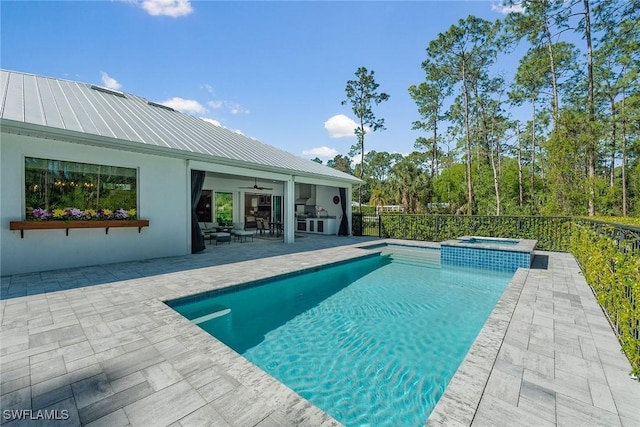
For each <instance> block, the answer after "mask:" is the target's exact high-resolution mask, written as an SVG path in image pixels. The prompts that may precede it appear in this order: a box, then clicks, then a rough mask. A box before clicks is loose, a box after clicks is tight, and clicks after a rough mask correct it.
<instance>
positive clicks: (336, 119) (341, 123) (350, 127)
mask: <svg viewBox="0 0 640 427" xmlns="http://www.w3.org/2000/svg"><path fill="white" fill-rule="evenodd" d="M357 127H358V124H357V123H356V122H354V121H353V120H352V119H350V118H349V117H347V116H345V115H344V114H337V115H335V116H333V117H330V118H329V120H327V121H326V122H324V128H325V129H326V130H327V132H329V136H330V137H331V138H344V137H347V136H355V135H356V134H355V132H354V129H355V128H357ZM364 131H365V132H369V128H368V127H367V126H365V128H364Z"/></svg>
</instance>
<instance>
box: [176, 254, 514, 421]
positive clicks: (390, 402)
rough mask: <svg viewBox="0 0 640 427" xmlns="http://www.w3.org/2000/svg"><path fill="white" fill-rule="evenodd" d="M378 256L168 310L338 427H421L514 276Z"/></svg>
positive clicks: (416, 257) (417, 257) (434, 258)
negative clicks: (290, 391)
mask: <svg viewBox="0 0 640 427" xmlns="http://www.w3.org/2000/svg"><path fill="white" fill-rule="evenodd" d="M382 251H383V256H372V257H368V258H365V259H360V260H357V261H352V262H348V263H343V264H339V265H335V266H328V267H326V268H322V269H318V270H316V271H310V272H307V273H305V274H301V275H292V276H288V277H284V278H280V279H275V280H273V281H268V282H262V283H259V284H256V286H246V287H243V289H242V290H240V291H234V292H223V293H213V294H211V295H207V296H205V297H202V296H197V297H195V298H194V297H191V298H186V299H182V300H177V301H173V302H169V305H170V306H172V307H173V308H174V309H175V310H176V311H178V312H179V313H181V314H183V315H184V316H185V317H187V318H189V319H193V321H195V323H197V324H198V326H200V327H201V328H203V329H204V330H205V331H207V332H209V333H210V334H211V335H213V336H215V337H217V338H218V339H220V340H221V341H222V342H224V343H225V344H227V345H228V346H230V347H231V348H233V349H234V350H236V351H237V352H238V353H240V354H242V355H243V356H244V357H246V358H247V359H248V360H250V361H251V362H253V363H254V364H256V365H257V366H259V367H260V368H262V369H263V370H265V371H266V372H268V373H269V374H270V375H272V376H274V377H275V378H277V379H278V380H279V381H281V382H283V383H285V384H286V385H287V386H289V387H290V388H292V389H293V390H295V391H296V392H297V393H299V394H300V395H302V396H303V397H305V398H306V399H308V400H310V401H311V402H312V403H313V404H315V405H316V406H318V407H320V408H321V409H323V410H324V411H326V412H327V413H329V414H330V415H332V416H333V417H334V418H336V419H337V420H338V421H340V422H342V423H343V424H345V425H347V426H361V425H376V426H386V425H388V426H422V425H423V424H424V423H425V421H426V419H427V418H428V416H429V414H430V413H431V411H432V410H433V408H434V406H435V404H436V403H437V401H438V399H439V398H440V396H441V395H442V393H443V392H444V389H445V388H446V386H447V384H448V382H449V380H450V379H451V377H452V376H453V375H454V373H455V371H456V370H457V368H458V366H459V364H460V363H461V362H462V360H463V358H464V356H465V355H466V353H467V351H468V350H469V348H470V347H471V344H472V343H473V341H474V339H475V337H476V336H477V334H478V332H479V331H480V329H481V328H482V326H483V325H484V323H485V321H486V319H487V318H488V316H489V314H490V313H491V311H492V310H493V307H494V306H495V304H496V302H497V301H498V299H499V298H500V296H501V295H502V293H503V291H504V289H505V288H506V286H507V284H508V282H509V280H510V279H511V277H512V274H511V273H503V272H495V271H486V270H479V269H473V268H462V267H452V266H441V265H440V262H439V256H440V254H439V251H438V250H429V249H411V248H408V247H403V246H397V247H396V246H387V247H384V248H382Z"/></svg>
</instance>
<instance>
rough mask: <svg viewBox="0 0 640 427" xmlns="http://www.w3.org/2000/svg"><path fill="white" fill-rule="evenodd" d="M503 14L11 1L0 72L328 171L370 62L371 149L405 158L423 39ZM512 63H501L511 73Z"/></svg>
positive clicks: (343, 145) (300, 5)
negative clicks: (162, 107)
mask: <svg viewBox="0 0 640 427" xmlns="http://www.w3.org/2000/svg"><path fill="white" fill-rule="evenodd" d="M498 5H499V2H498V1H479V0H476V1H412V2H395V1H394V2H382V1H377V2H363V1H339V2H325V1H316V2H310V1H297V2H294V1H290V2H289V1H287V2H271V1H261V2H245V1H235V2H221V1H188V0H124V1H117V0H115V1H75V2H74V1H38V2H36V1H6V0H3V1H1V3H0V14H1V15H0V16H1V46H0V47H1V50H0V65H1V66H2V68H4V69H8V70H13V71H22V72H27V73H33V74H38V75H44V76H49V77H57V78H63V79H70V80H77V81H82V82H87V83H92V84H99V85H102V86H108V87H113V88H117V89H119V90H122V91H124V92H129V93H133V94H135V95H139V96H142V97H145V98H147V99H148V100H150V101H154V102H160V103H164V104H167V105H171V106H173V107H174V108H176V109H179V110H181V111H183V112H185V113H189V114H193V115H195V116H197V117H201V118H203V119H206V120H210V121H213V122H214V123H216V124H219V125H221V126H224V127H227V128H229V129H232V130H235V131H238V132H241V133H242V134H244V135H246V136H249V137H252V138H256V139H258V140H260V141H262V142H264V143H267V144H270V145H273V146H276V147H278V148H282V149H284V150H287V151H289V152H291V153H293V154H296V155H299V156H301V157H306V158H313V157H316V156H318V157H320V158H321V159H323V160H325V161H326V160H327V159H329V158H333V156H334V155H335V154H338V153H339V154H347V153H348V151H349V148H350V147H351V145H352V144H353V143H354V142H355V137H354V136H353V134H352V129H353V127H354V126H353V125H351V124H349V119H354V118H355V117H354V116H353V113H352V112H351V109H350V108H349V106H347V105H345V106H342V105H341V101H342V100H344V99H345V95H344V89H345V85H346V82H347V80H349V79H352V78H354V72H355V71H356V69H357V68H358V67H360V66H364V67H367V68H368V69H369V70H374V71H375V77H376V81H377V82H378V83H379V84H380V88H379V90H381V91H384V92H386V93H388V94H389V95H390V99H389V101H387V102H385V103H383V104H380V105H379V106H378V107H376V108H375V110H374V113H375V114H376V116H377V117H383V118H384V119H385V125H386V127H387V130H385V131H382V132H376V133H372V134H368V135H367V137H366V140H365V149H366V150H367V151H368V150H376V151H389V152H400V153H403V154H407V153H409V152H411V151H413V144H414V142H415V139H416V138H417V137H418V136H421V133H420V132H418V131H413V130H411V124H412V122H413V121H415V120H417V119H419V117H418V114H417V108H416V105H415V103H414V102H413V100H412V99H411V98H410V96H409V94H408V91H407V88H408V87H409V86H410V85H411V84H418V83H420V82H421V81H423V79H424V73H423V71H422V69H421V68H420V64H421V62H422V61H423V60H424V59H425V49H426V47H427V45H428V43H429V41H431V40H433V39H435V38H436V37H437V36H438V33H440V32H443V31H446V30H447V29H448V28H449V27H450V26H451V25H453V24H456V23H457V22H458V20H459V19H463V18H465V17H466V16H468V15H476V16H478V17H481V18H484V19H489V20H494V19H499V18H502V17H503V16H504V14H503V13H502V11H501V10H500V7H499V6H498ZM518 58H519V56H513V57H511V58H509V57H505V58H502V59H501V62H500V67H501V68H502V69H504V71H505V73H506V75H507V77H509V76H512V75H513V73H514V72H515V68H516V67H517V61H518ZM345 116H346V117H345Z"/></svg>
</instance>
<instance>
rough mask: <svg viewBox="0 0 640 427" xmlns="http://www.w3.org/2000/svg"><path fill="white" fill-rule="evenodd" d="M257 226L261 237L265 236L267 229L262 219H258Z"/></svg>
mask: <svg viewBox="0 0 640 427" xmlns="http://www.w3.org/2000/svg"><path fill="white" fill-rule="evenodd" d="M256 226H257V227H258V232H259V233H260V234H261V235H264V232H265V231H266V230H267V227H265V226H264V220H263V219H262V218H256Z"/></svg>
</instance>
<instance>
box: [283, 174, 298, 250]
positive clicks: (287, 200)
mask: <svg viewBox="0 0 640 427" xmlns="http://www.w3.org/2000/svg"><path fill="white" fill-rule="evenodd" d="M295 190H296V184H295V181H294V177H293V176H289V177H288V178H287V180H286V181H284V197H283V206H282V208H283V210H284V212H283V216H284V243H293V242H294V241H295V233H296V230H295V227H296V219H295V214H296V205H295V196H296V191H295Z"/></svg>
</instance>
